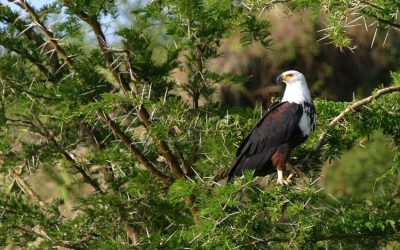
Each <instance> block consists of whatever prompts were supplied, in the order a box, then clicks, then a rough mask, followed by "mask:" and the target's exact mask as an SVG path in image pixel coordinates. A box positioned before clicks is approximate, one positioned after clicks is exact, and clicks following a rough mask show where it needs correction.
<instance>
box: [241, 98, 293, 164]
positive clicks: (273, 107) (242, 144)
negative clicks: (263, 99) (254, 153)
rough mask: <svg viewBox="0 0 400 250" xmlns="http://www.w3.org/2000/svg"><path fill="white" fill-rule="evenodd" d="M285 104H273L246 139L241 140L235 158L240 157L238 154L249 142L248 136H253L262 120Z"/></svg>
mask: <svg viewBox="0 0 400 250" xmlns="http://www.w3.org/2000/svg"><path fill="white" fill-rule="evenodd" d="M284 103H286V102H278V103H275V104H273V105H272V106H271V107H270V108H269V109H268V111H267V112H265V114H264V115H263V117H262V118H261V119H260V120H259V121H258V122H257V124H256V125H255V126H254V127H253V129H252V130H251V131H250V133H249V134H248V135H247V136H246V138H244V139H243V141H242V142H241V143H240V145H239V147H238V148H237V150H236V157H238V156H239V155H240V152H242V149H243V147H244V146H245V145H246V143H247V141H248V140H249V138H250V136H251V135H252V134H253V132H254V130H255V129H256V128H257V127H259V126H260V125H261V123H262V122H263V121H264V118H265V117H266V116H267V115H268V114H269V113H271V112H272V111H273V110H275V109H276V108H278V107H279V106H281V105H282V104H284Z"/></svg>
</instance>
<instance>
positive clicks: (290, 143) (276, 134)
mask: <svg viewBox="0 0 400 250" xmlns="http://www.w3.org/2000/svg"><path fill="white" fill-rule="evenodd" d="M277 82H284V83H286V89H285V93H284V95H283V98H282V101H281V102H280V103H277V104H275V105H273V106H272V107H271V108H270V109H269V110H268V111H267V112H266V113H265V115H264V116H263V117H262V118H261V120H260V121H259V122H258V123H257V124H256V126H255V127H254V128H253V129H252V130H251V132H250V134H249V135H248V136H247V137H246V138H245V139H244V140H243V142H242V143H241V144H240V146H239V148H238V149H237V152H236V160H235V161H234V163H233V164H232V167H231V168H230V169H229V172H228V182H229V181H231V180H232V178H233V177H235V176H241V175H243V172H244V171H245V170H254V176H265V175H267V174H271V173H273V172H274V171H275V169H276V170H277V171H278V180H277V183H278V184H281V185H284V184H285V185H287V184H289V183H290V182H291V178H292V176H293V173H291V174H289V176H288V177H287V179H284V178H283V173H284V171H286V164H287V161H288V159H289V156H290V152H291V151H292V149H293V148H295V147H297V146H299V145H300V144H301V143H303V142H304V141H305V140H306V139H307V138H308V136H309V134H310V133H311V132H312V131H314V129H315V125H316V112H315V107H314V104H313V101H312V99H311V96H310V91H309V90H308V87H307V82H306V79H305V78H304V75H303V74H302V73H300V72H298V71H295V70H290V71H286V72H284V73H282V74H281V75H279V76H278V78H277Z"/></svg>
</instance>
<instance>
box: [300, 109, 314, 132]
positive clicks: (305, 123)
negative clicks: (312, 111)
mask: <svg viewBox="0 0 400 250" xmlns="http://www.w3.org/2000/svg"><path fill="white" fill-rule="evenodd" d="M299 128H300V130H301V132H302V133H303V136H308V135H309V134H310V133H311V131H312V125H311V120H310V116H308V114H307V113H306V112H304V111H303V115H302V116H301V118H300V121H299Z"/></svg>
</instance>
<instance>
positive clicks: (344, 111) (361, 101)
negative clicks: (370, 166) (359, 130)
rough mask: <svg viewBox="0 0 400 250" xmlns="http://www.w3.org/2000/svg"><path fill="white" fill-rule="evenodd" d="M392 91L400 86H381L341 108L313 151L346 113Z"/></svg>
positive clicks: (399, 88)
mask: <svg viewBox="0 0 400 250" xmlns="http://www.w3.org/2000/svg"><path fill="white" fill-rule="evenodd" d="M393 92H400V86H391V87H387V88H383V89H380V90H378V91H377V92H376V93H375V94H373V95H371V96H368V97H366V98H364V99H362V100H360V101H356V102H354V103H352V104H350V105H349V106H347V108H346V109H345V110H343V111H342V112H341V113H340V114H339V115H338V116H336V117H335V118H333V120H332V121H331V122H330V123H329V124H328V125H327V126H326V129H325V131H324V132H323V133H322V134H321V135H320V137H319V140H318V143H317V145H316V146H315V147H314V150H313V151H314V152H315V151H319V150H320V149H321V147H322V146H323V145H325V139H326V136H327V134H328V131H329V130H330V129H331V128H332V127H333V126H334V125H336V124H337V123H338V122H340V121H341V120H342V119H343V118H344V117H345V116H346V115H347V114H348V113H351V112H355V111H357V110H358V109H359V108H361V107H362V106H364V105H366V104H368V103H370V102H372V101H374V100H376V99H378V98H379V97H381V96H382V95H385V94H389V93H393ZM311 153H312V152H310V153H309V154H308V155H307V157H306V160H307V159H309V158H310V154H311Z"/></svg>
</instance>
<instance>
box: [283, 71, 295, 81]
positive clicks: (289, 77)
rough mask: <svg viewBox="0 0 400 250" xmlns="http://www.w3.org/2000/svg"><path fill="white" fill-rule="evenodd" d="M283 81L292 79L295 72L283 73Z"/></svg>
mask: <svg viewBox="0 0 400 250" xmlns="http://www.w3.org/2000/svg"><path fill="white" fill-rule="evenodd" d="M282 78H283V81H285V82H286V81H290V79H292V78H293V74H291V73H288V74H284V75H283V77H282Z"/></svg>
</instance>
